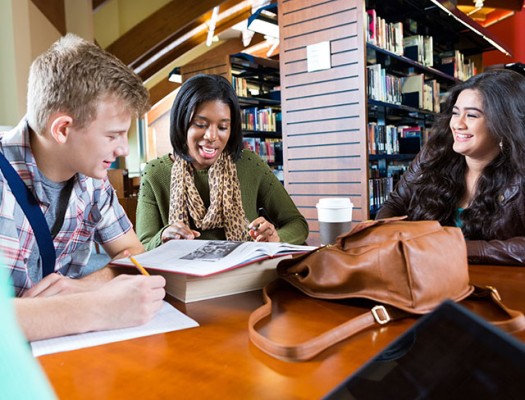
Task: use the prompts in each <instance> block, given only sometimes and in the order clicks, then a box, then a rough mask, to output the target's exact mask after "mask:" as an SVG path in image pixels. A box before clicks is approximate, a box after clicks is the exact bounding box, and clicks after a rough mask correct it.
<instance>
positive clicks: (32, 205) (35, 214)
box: [0, 151, 56, 277]
mask: <svg viewBox="0 0 525 400" xmlns="http://www.w3.org/2000/svg"><path fill="white" fill-rule="evenodd" d="M0 169H1V170H2V173H3V174H4V176H5V178H6V180H7V183H8V184H9V187H10V188H11V191H12V192H13V194H14V196H15V198H16V201H17V203H18V205H19V206H20V208H22V211H24V214H25V215H26V217H27V219H28V221H29V223H30V225H31V228H33V232H34V234H35V239H36V242H37V244H38V249H39V250H40V256H41V257H42V275H43V276H44V277H45V276H47V275H49V274H51V273H52V272H54V271H55V261H56V253H55V246H54V245H53V238H52V237H51V232H50V231H49V226H48V225H47V222H46V218H45V217H44V213H43V212H42V209H41V208H40V206H39V205H38V201H37V200H36V198H35V196H33V194H32V193H31V191H30V190H29V188H28V187H27V186H26V184H25V183H24V181H23V180H22V178H20V175H18V173H17V172H16V171H15V169H14V168H13V166H12V165H11V164H10V163H9V161H8V160H7V158H5V156H4V154H3V153H2V152H1V151H0Z"/></svg>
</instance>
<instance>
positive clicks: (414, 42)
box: [366, 9, 434, 67]
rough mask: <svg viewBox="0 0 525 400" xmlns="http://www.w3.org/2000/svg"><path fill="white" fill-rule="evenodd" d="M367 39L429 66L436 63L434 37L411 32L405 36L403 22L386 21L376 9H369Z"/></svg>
mask: <svg viewBox="0 0 525 400" xmlns="http://www.w3.org/2000/svg"><path fill="white" fill-rule="evenodd" d="M366 13H367V22H368V23H367V30H366V40H367V42H368V43H371V44H373V45H375V46H378V47H381V48H383V49H385V50H388V51H390V52H392V53H394V54H398V55H400V56H405V57H408V58H410V59H412V60H414V61H417V62H419V63H421V64H422V65H425V66H427V67H431V66H432V65H433V64H434V44H433V41H434V40H433V38H432V36H429V35H419V34H417V33H414V34H412V33H410V34H409V35H407V36H405V34H404V26H403V23H402V22H386V20H385V19H384V18H382V17H380V16H379V15H377V12H376V10H374V9H371V10H367V12H366Z"/></svg>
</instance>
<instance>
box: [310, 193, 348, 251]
mask: <svg viewBox="0 0 525 400" xmlns="http://www.w3.org/2000/svg"><path fill="white" fill-rule="evenodd" d="M316 207H317V218H318V221H319V232H320V235H321V245H322V246H324V245H327V244H334V243H335V240H336V238H337V236H339V235H341V234H343V233H346V232H348V231H349V230H350V225H351V224H352V207H353V204H352V202H351V201H350V199H349V198H345V197H325V198H322V199H319V202H318V203H317V205H316Z"/></svg>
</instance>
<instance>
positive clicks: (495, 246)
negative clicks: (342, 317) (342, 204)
mask: <svg viewBox="0 0 525 400" xmlns="http://www.w3.org/2000/svg"><path fill="white" fill-rule="evenodd" d="M524 172H525V77H524V76H522V75H520V74H519V73H517V72H514V71H511V70H503V69H498V70H489V71H486V72H483V73H481V74H479V75H476V76H474V77H472V78H470V79H469V80H467V81H466V82H463V83H461V84H458V85H456V86H455V87H454V88H452V89H451V91H450V92H449V93H448V95H447V97H446V100H445V103H444V105H443V106H442V111H441V113H440V114H439V115H438V117H437V119H436V122H435V124H434V126H433V127H432V130H431V133H430V137H429V140H428V143H427V144H426V145H425V146H424V148H423V149H422V150H421V152H420V154H419V155H418V156H417V157H416V159H415V160H414V161H413V162H412V164H411V165H410V167H409V169H408V171H407V172H406V173H405V174H404V175H403V177H402V178H401V180H400V181H399V183H398V185H397V186H396V188H395V190H394V191H393V192H392V193H391V194H390V196H389V199H388V200H387V201H386V202H385V204H384V205H383V207H382V208H381V209H380V211H379V212H378V214H377V218H386V217H391V216H398V215H408V218H409V219H410V220H438V221H439V222H440V223H441V224H442V225H449V226H458V227H461V229H462V231H463V234H464V236H465V239H466V240H467V249H468V257H469V261H470V262H472V263H491V264H514V265H516V264H523V263H524V262H525V207H524V206H525V192H524V190H525V188H524V184H525V182H524V178H523V177H524Z"/></svg>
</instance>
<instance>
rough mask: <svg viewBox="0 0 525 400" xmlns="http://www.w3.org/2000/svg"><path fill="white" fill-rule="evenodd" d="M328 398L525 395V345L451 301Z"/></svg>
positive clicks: (489, 397)
mask: <svg viewBox="0 0 525 400" xmlns="http://www.w3.org/2000/svg"><path fill="white" fill-rule="evenodd" d="M325 399H326V400H336V399H337V400H339V399H358V400H361V399H365V400H366V399H374V400H376V399H389V400H391V399H403V400H406V399H446V400H450V399H498V400H499V399H505V400H508V399H525V345H524V344H523V343H522V342H520V341H519V340H518V339H516V338H514V337H513V336H511V335H509V334H507V333H505V332H503V331H502V330H500V329H498V328H496V327H494V326H492V325H491V324H490V323H488V322H487V321H485V320H483V319H482V318H480V317H478V316H477V315H475V314H473V313H472V312H471V311H469V310H467V309H466V308H465V307H463V306H460V305H458V304H456V303H454V302H452V301H445V302H444V303H443V304H442V305H440V306H439V307H438V308H437V309H436V310H435V311H433V312H432V313H431V314H429V315H427V316H425V317H423V318H421V319H420V320H419V321H418V322H417V323H416V324H415V325H414V326H413V327H412V328H410V329H409V330H408V331H407V332H406V333H404V334H403V335H402V336H401V337H399V338H398V339H397V340H396V341H394V342H393V343H392V344H391V345H390V346H388V347H387V348H386V349H385V350H383V351H382V352H381V353H380V354H379V355H377V356H376V357H374V358H373V359H372V360H371V361H369V362H368V363H366V364H365V365H364V366H362V367H361V368H360V369H359V370H358V371H356V373H354V374H353V375H351V376H350V377H348V378H347V379H346V380H345V381H344V382H342V383H341V384H340V385H339V386H337V387H336V388H335V389H334V390H333V391H331V392H330V393H329V394H328V395H326V397H325Z"/></svg>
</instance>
